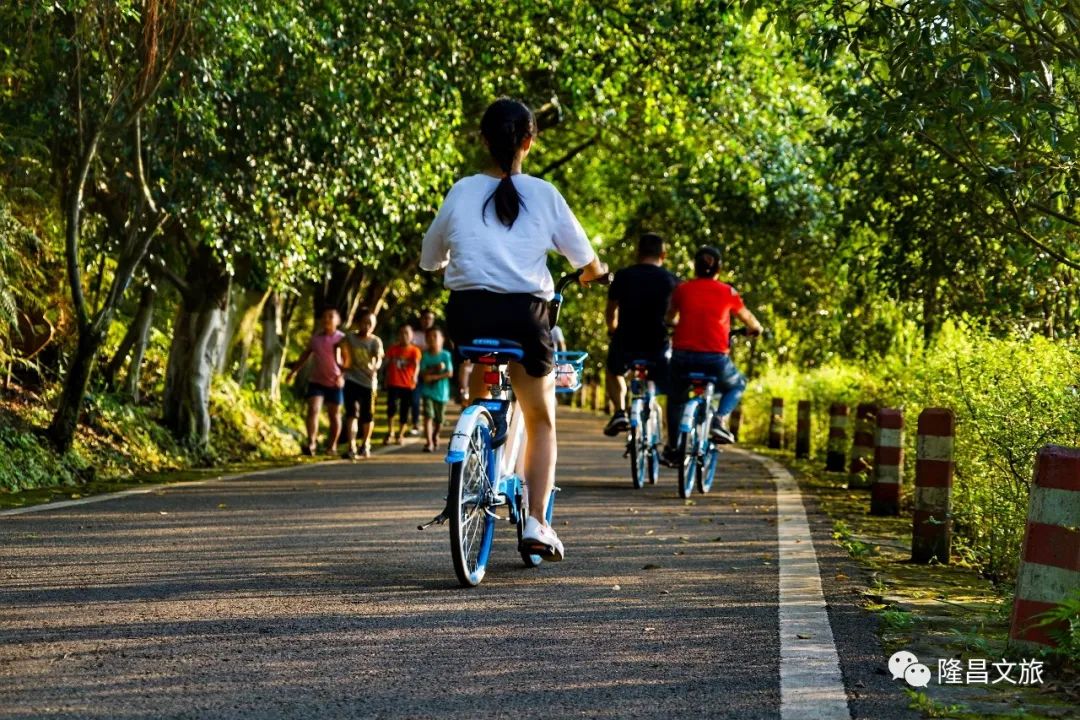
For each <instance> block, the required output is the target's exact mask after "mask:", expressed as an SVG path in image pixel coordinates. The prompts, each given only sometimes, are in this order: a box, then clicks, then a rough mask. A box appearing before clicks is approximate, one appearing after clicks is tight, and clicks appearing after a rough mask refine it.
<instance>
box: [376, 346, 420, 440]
mask: <svg viewBox="0 0 1080 720" xmlns="http://www.w3.org/2000/svg"><path fill="white" fill-rule="evenodd" d="M412 336H413V330H412V328H411V327H409V326H408V325H402V326H401V327H400V328H399V329H398V334H397V342H396V343H394V344H393V345H391V346H390V349H389V350H387V351H386V363H387V365H386V421H387V432H386V438H385V439H384V440H383V444H384V445H389V444H390V441H391V440H394V441H395V442H397V444H398V445H403V444H405V431H406V430H407V429H408V426H409V408H410V407H411V406H412V396H413V390H415V389H416V381H417V378H418V377H419V375H420V357H421V353H420V348H418V347H416V346H415V345H413V344H412ZM395 415H396V416H397V417H398V418H399V419H400V427H399V429H398V432H397V436H396V438H395V435H394V416H395Z"/></svg>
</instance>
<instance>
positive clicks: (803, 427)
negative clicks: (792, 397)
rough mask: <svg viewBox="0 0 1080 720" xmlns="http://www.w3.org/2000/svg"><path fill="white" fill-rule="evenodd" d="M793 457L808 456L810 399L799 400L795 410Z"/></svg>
mask: <svg viewBox="0 0 1080 720" xmlns="http://www.w3.org/2000/svg"><path fill="white" fill-rule="evenodd" d="M795 457H797V458H799V459H806V458H809V457H810V401H809V400H800V401H799V405H798V407H797V408H796V412H795Z"/></svg>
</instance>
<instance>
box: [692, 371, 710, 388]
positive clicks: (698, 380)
mask: <svg viewBox="0 0 1080 720" xmlns="http://www.w3.org/2000/svg"><path fill="white" fill-rule="evenodd" d="M686 377H687V378H688V379H689V380H690V382H691V383H693V384H695V385H698V384H704V383H712V384H713V385H715V384H716V376H715V375H706V374H705V373H699V372H692V373H687V374H686Z"/></svg>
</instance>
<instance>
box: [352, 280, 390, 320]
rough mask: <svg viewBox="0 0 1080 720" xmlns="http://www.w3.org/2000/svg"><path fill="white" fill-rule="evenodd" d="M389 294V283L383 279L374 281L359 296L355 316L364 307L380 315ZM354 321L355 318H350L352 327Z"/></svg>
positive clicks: (355, 306)
mask: <svg viewBox="0 0 1080 720" xmlns="http://www.w3.org/2000/svg"><path fill="white" fill-rule="evenodd" d="M389 292H390V283H389V282H387V281H386V280H381V279H373V280H372V281H371V282H369V283H368V285H367V287H366V288H364V292H363V293H362V294H360V295H359V297H360V301H359V302H358V303H355V305H354V310H353V314H354V315H355V311H356V310H358V309H360V308H362V307H364V308H367V309H368V310H370V311H371V312H372V313H374V314H375V315H378V314H379V311H380V310H382V308H383V305H384V304H385V303H386V296H387V295H388V294H389ZM353 319H354V318H353V317H350V318H349V325H350V326H351V325H352V321H353Z"/></svg>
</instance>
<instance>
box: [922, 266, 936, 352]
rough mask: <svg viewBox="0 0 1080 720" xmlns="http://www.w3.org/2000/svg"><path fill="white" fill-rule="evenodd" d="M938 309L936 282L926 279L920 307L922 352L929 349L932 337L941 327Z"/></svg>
mask: <svg viewBox="0 0 1080 720" xmlns="http://www.w3.org/2000/svg"><path fill="white" fill-rule="evenodd" d="M940 311H941V310H940V307H939V304H938V280H937V278H936V277H927V278H926V285H925V287H924V288H923V306H922V335H923V350H924V351H925V350H926V349H927V348H929V347H930V343H931V342H933V340H934V336H935V335H937V331H938V327H939V326H940V325H941V317H940Z"/></svg>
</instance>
